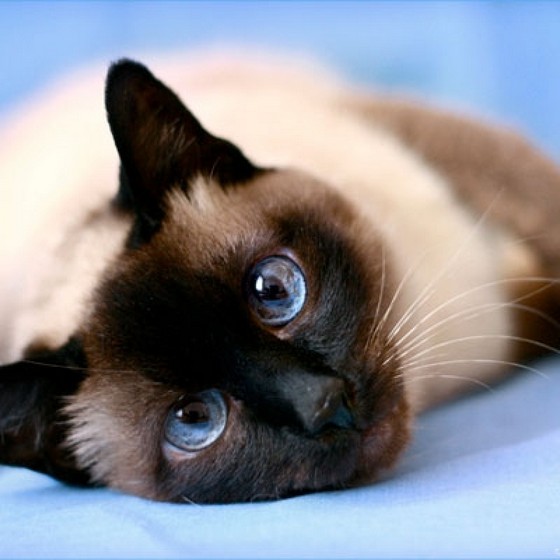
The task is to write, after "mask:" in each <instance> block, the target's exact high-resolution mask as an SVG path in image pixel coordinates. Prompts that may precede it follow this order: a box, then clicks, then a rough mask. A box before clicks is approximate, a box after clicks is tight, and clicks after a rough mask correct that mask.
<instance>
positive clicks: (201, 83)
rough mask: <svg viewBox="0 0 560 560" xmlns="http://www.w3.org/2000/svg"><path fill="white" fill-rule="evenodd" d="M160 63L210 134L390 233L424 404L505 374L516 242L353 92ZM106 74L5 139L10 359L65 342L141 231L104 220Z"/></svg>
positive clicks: (323, 83)
mask: <svg viewBox="0 0 560 560" xmlns="http://www.w3.org/2000/svg"><path fill="white" fill-rule="evenodd" d="M145 62H146V63H147V64H148V65H149V66H150V67H151V69H152V70H153V71H154V73H155V74H156V75H157V76H158V77H159V78H160V79H161V80H162V81H164V82H166V83H167V84H168V85H169V86H170V87H171V88H172V89H174V90H175V91H176V92H177V93H178V94H179V95H180V96H181V98H182V99H183V100H184V102H185V103H186V105H187V106H188V107H189V108H190V109H191V110H192V112H193V113H194V114H195V115H196V116H197V118H199V120H200V121H201V122H202V123H203V125H204V126H205V127H206V128H207V129H208V130H209V131H210V132H212V133H214V134H217V135H220V136H223V137H225V138H228V139H230V140H232V141H233V142H235V143H236V144H238V145H239V146H240V147H241V148H242V149H243V151H244V152H245V153H246V155H247V156H248V157H249V158H251V159H252V160H254V161H255V162H256V163H257V164H261V165H287V166H294V167H299V168H302V169H304V170H306V171H308V172H310V173H312V174H313V175H315V176H317V177H319V178H322V179H324V180H325V181H326V182H327V183H329V184H330V185H332V187H333V188H335V189H337V190H338V191H340V192H341V193H342V194H343V195H344V196H345V197H347V198H348V199H349V200H350V201H352V202H353V203H354V204H355V206H356V207H357V208H358V209H359V211H360V212H361V213H362V214H363V215H364V216H365V217H366V218H367V219H368V220H370V221H372V222H373V223H374V225H375V227H376V228H377V229H378V230H379V231H380V232H381V234H382V235H383V237H384V239H385V242H386V258H387V259H388V260H389V261H390V262H391V263H392V264H393V266H394V267H395V268H396V270H397V271H398V273H399V276H400V278H402V282H401V284H400V285H398V286H395V287H394V288H396V290H395V291H396V293H395V303H394V307H393V308H392V313H391V316H390V321H391V324H392V325H393V327H394V336H395V340H400V341H401V342H400V344H401V345H402V351H403V354H404V357H405V362H408V361H410V367H408V368H406V369H405V376H406V381H407V384H408V390H409V393H410V396H411V399H412V401H413V405H414V407H415V408H416V409H421V408H424V407H425V406H427V405H428V404H431V403H433V402H436V401H438V400H440V399H441V398H444V397H446V396H448V395H450V394H453V393H454V392H456V391H457V390H459V389H461V388H465V387H470V386H472V384H473V383H477V382H478V381H477V380H480V381H486V380H487V379H489V378H491V377H493V376H495V375H496V374H497V371H498V369H499V368H498V367H497V364H498V363H499V362H501V361H503V360H507V359H508V344H507V342H506V339H507V336H509V335H510V334H511V331H510V328H511V327H510V325H511V321H510V320H509V316H508V311H507V306H506V296H505V292H504V290H503V289H502V287H501V285H500V284H499V283H498V284H497V283H496V282H499V281H501V280H503V279H504V278H505V277H506V276H508V275H509V274H510V273H509V271H508V270H507V263H506V261H505V250H504V247H505V245H504V238H503V235H502V234H500V233H499V232H496V231H494V230H493V229H492V227H491V226H490V224H488V223H487V221H486V220H485V219H484V217H483V218H482V219H475V218H474V217H472V216H471V215H470V214H469V213H467V212H466V211H465V210H464V209H463V208H462V207H461V206H460V205H459V204H458V202H457V201H456V200H455V199H454V197H453V194H452V190H451V189H450V188H449V185H448V184H446V182H445V180H444V179H443V178H442V177H441V176H440V175H439V174H438V173H437V170H434V169H430V168H429V167H428V166H427V165H426V164H425V163H423V162H422V161H421V160H420V158H419V157H417V156H416V155H415V154H414V153H412V152H410V151H409V150H407V149H406V148H405V147H404V146H403V145H401V144H400V143H399V142H398V141H397V140H396V139H395V138H393V137H391V136H389V135H388V134H387V133H386V132H384V131H382V130H381V129H379V130H377V129H375V128H372V127H371V124H366V123H364V122H361V121H360V120H358V118H357V117H356V116H354V115H353V114H350V113H348V112H347V111H342V110H341V109H340V108H339V101H340V99H341V98H342V97H343V96H345V95H346V94H347V93H346V90H345V89H344V87H343V86H339V85H338V83H337V81H336V80H335V79H333V78H330V77H328V76H323V75H321V76H320V77H318V76H317V75H315V74H312V73H310V72H309V70H308V69H307V68H305V69H304V70H292V69H291V66H289V65H285V64H282V63H277V62H273V63H270V62H267V61H253V62H249V61H246V60H242V59H240V58H235V57H234V58H233V59H231V60H227V61H225V60H222V58H221V57H219V56H217V57H212V58H211V59H207V60H201V59H193V60H191V61H190V62H189V61H188V60H171V61H170V60H164V61H162V60H159V61H157V60H155V61H151V60H149V59H147V60H145ZM104 71H105V69H98V70H96V71H92V72H91V73H88V74H85V75H82V76H79V77H77V78H76V79H75V80H74V81H71V82H69V83H66V84H65V85H63V86H61V87H60V88H59V89H54V90H53V91H51V93H50V94H49V95H47V98H46V100H40V101H37V102H34V103H31V104H30V105H28V106H25V107H22V108H21V109H20V111H19V115H18V118H14V119H12V121H13V122H11V123H10V124H9V125H8V126H6V127H5V129H4V131H3V132H2V134H1V135H0V146H2V148H1V150H0V196H1V199H0V224H1V228H2V234H1V236H0V255H1V259H0V294H1V302H0V335H1V342H0V361H2V362H8V361H12V360H15V359H17V358H18V357H20V356H21V353H22V351H23V349H24V348H25V346H27V345H28V344H29V343H31V342H34V341H35V340H37V339H39V340H45V341H48V342H49V343H50V344H53V345H57V344H61V343H62V342H64V340H65V339H66V338H67V337H68V336H69V335H70V334H71V333H72V332H73V331H74V329H75V328H76V327H77V326H78V324H79V322H80V319H81V318H82V317H83V316H84V314H85V313H86V312H87V306H88V298H89V295H90V293H91V290H92V288H93V287H94V286H95V284H96V283H97V281H98V278H99V276H100V273H101V272H102V270H103V268H104V267H105V266H106V264H107V262H108V261H109V260H110V259H113V258H115V256H116V255H117V254H118V250H119V247H120V246H121V245H122V241H123V238H124V235H125V234H126V230H127V228H128V224H127V223H126V221H124V219H123V218H119V217H117V216H116V215H113V214H111V213H110V212H108V211H107V210H103V208H104V207H105V205H106V204H107V201H108V199H109V198H110V197H111V196H112V195H113V194H114V192H115V189H116V186H117V155H116V150H115V149H114V147H113V144H112V140H111V136H110V133H109V128H108V125H107V124H106V122H105V116H104V110H103V80H104ZM200 203H203V201H200ZM325 219H328V216H325ZM387 289H389V288H388V287H387ZM446 317H454V319H453V320H447V321H446V319H445V318H446ZM401 319H402V320H401ZM439 323H441V324H439ZM438 324H439V326H438ZM413 342H414V345H413V346H411V347H410V348H409V347H408V346H406V345H407V344H412V343H413ZM438 363H440V365H437V364H438ZM473 380H474V381H473Z"/></svg>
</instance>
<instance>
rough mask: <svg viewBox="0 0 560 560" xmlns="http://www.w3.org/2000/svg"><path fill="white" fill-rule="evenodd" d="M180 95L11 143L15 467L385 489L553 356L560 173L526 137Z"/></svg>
mask: <svg viewBox="0 0 560 560" xmlns="http://www.w3.org/2000/svg"><path fill="white" fill-rule="evenodd" d="M161 72H162V74H165V75H166V76H168V79H166V82H167V83H171V84H173V85H172V87H169V86H168V85H166V84H164V83H163V82H162V81H160V80H159V79H158V78H156V77H155V76H154V75H153V74H152V73H151V71H150V70H148V69H147V67H146V66H144V65H142V64H140V63H138V62H135V61H132V60H127V59H123V60H120V61H118V62H115V63H114V64H112V65H111V66H110V69H109V72H108V75H107V79H106V86H105V108H106V116H107V120H108V124H109V126H108V127H107V126H106V122H105V118H104V115H103V113H102V103H98V102H97V100H98V98H99V99H100V98H101V97H102V96H101V91H100V89H98V88H97V84H98V81H97V80H96V79H91V80H90V79H80V80H77V83H75V84H74V85H72V86H67V87H65V88H61V89H56V90H54V91H53V92H51V94H50V96H47V99H46V100H43V101H41V102H39V103H38V104H37V105H36V106H33V107H25V108H24V110H22V111H21V112H20V114H19V115H18V118H14V120H13V122H12V123H11V125H10V126H7V127H5V130H4V132H3V135H2V137H1V142H0V145H1V146H2V149H1V151H0V184H1V197H2V200H1V207H2V209H1V210H0V212H1V216H0V218H1V220H0V222H1V223H2V224H3V225H2V239H1V241H0V243H1V244H2V245H0V248H1V250H2V259H1V264H0V266H1V267H2V268H0V306H1V307H0V333H1V340H0V361H1V363H3V364H4V365H2V367H1V370H0V437H1V439H0V462H1V463H4V464H8V465H18V466H23V467H27V468H31V469H35V470H38V471H41V472H45V473H48V474H49V475H51V476H53V477H56V478H58V479H60V480H63V481H66V482H68V483H73V484H78V485H92V484H93V485H108V486H110V487H112V488H115V489H118V490H121V491H123V492H126V493H131V494H135V495H139V496H143V497H146V498H149V499H154V500H163V501H171V502H185V503H192V502H195V503H203V502H219V503H226V502H236V501H251V500H264V499H276V498H282V497H287V496H293V495H297V494H301V493H305V492H312V491H318V490H328V489H336V488H344V487H348V486H354V485H358V484H365V483H370V482H373V481H375V480H376V479H378V478H379V477H381V476H385V475H386V473H388V472H390V471H391V468H392V467H393V466H394V465H395V463H396V462H397V460H398V458H399V457H400V456H401V455H402V452H403V450H404V449H405V448H406V446H407V444H408V442H409V441H410V439H411V433H412V429H413V422H414V418H415V417H416V416H417V415H418V414H419V413H420V412H422V411H424V410H426V409H427V408H429V407H432V406H435V405H436V404H438V403H441V402H444V401H447V400H449V399H451V398H454V397H456V396H457V395H460V394H463V393H465V392H467V391H469V390H471V389H473V388H476V387H486V386H487V385H488V384H489V383H493V382H496V381H498V380H499V379H501V378H503V377H504V376H506V375H507V374H508V373H509V372H511V370H512V369H513V365H514V364H517V363H519V362H521V361H524V360H527V359H529V358H530V357H532V356H533V355H534V354H535V353H536V352H544V351H546V350H552V349H553V348H554V347H555V345H556V344H557V335H558V329H557V325H556V323H555V322H554V317H555V316H556V317H558V316H560V314H559V313H558V301H559V299H558V296H559V294H560V292H559V291H558V288H557V286H556V281H557V279H558V278H559V277H560V274H559V273H560V220H558V219H557V216H558V215H559V211H560V171H559V170H558V168H557V167H556V165H555V164H554V163H553V162H551V161H550V160H548V159H547V158H546V157H545V156H544V155H542V154H540V153H539V152H538V150H537V149H536V148H533V147H532V146H531V145H530V144H529V143H528V142H526V141H525V140H523V139H522V138H521V137H520V136H518V135H517V134H515V133H513V132H510V131H508V130H506V129H505V128H501V127H495V126H489V125H487V124H481V123H479V122H477V121H475V120H474V119H472V118H465V117H462V116H458V115H455V114H453V113H450V112H446V111H442V110H437V109H434V108H432V107H429V106H427V105H425V104H422V103H416V102H412V101H408V100H402V99H396V98H393V97H383V96H379V95H374V94H372V93H370V92H365V91H362V90H360V89H357V88H353V87H351V86H348V85H346V84H343V83H340V82H339V81H338V80H336V79H333V78H331V77H328V76H322V75H321V76H320V77H318V75H317V74H315V73H313V72H311V71H309V70H308V69H302V70H299V69H292V68H291V67H290V65H282V64H277V63H276V62H264V63H263V62H250V61H248V62H244V61H239V60H230V61H223V60H221V59H219V58H218V59H217V60H206V61H204V60H203V61H202V62H200V61H191V63H186V62H184V61H183V62H179V63H172V64H171V63H170V64H167V65H166V63H161ZM175 91H178V92H180V94H181V98H182V99H185V100H186V101H187V103H188V106H189V109H188V108H187V107H186V106H185V105H184V104H183V101H182V100H181V99H180V98H179V97H178V95H177V94H176V93H175ZM191 110H192V111H193V112H191ZM195 115H196V116H195ZM199 119H200V120H199ZM109 131H110V132H109ZM117 154H118V157H117ZM119 164H120V165H119ZM119 169H120V171H119Z"/></svg>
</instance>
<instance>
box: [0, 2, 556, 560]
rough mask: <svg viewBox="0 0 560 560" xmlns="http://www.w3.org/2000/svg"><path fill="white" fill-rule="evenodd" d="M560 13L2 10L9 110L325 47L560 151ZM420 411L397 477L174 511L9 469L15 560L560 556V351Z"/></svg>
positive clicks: (189, 6) (524, 9) (201, 7)
mask: <svg viewBox="0 0 560 560" xmlns="http://www.w3.org/2000/svg"><path fill="white" fill-rule="evenodd" d="M559 37H560V4H558V3H540V2H514V3H506V2H500V3H492V2H485V3H462V2H454V3H445V2H436V3H427V2H422V3H403V2H394V3H393V2H390V3H363V2H358V3H350V2H346V3H337V2H328V3H319V2H311V3H307V2H286V3H281V2H280V3H269V2H262V3H253V2H249V3H239V2H210V3H200V2H199V3H175V2H170V3H168V2H158V3H152V2H142V3H128V2H90V3H79V2H62V3H56V4H55V3H50V2H40V3H33V2H11V3H10V2H0V118H1V114H2V113H1V112H2V111H4V112H6V111H9V109H10V108H11V107H12V106H13V105H14V104H15V103H16V102H17V100H18V99H19V98H21V97H22V96H26V95H28V94H29V93H31V92H32V91H34V90H36V89H38V88H39V87H40V86H41V85H43V84H44V83H46V82H48V81H50V80H51V79H53V78H54V77H56V76H58V75H59V74H61V73H63V72H65V71H66V70H68V69H69V68H72V67H77V66H80V65H82V64H83V63H84V62H86V61H90V60H92V59H96V60H99V59H101V60H104V61H108V60H111V59H115V58H118V57H121V56H123V55H128V56H137V57H139V58H141V54H142V52H143V51H149V50H152V49H160V50H161V49H169V48H178V47H198V46H201V45H205V44H216V43H222V44H228V43H232V42H233V43H236V44H238V43H242V44H247V43H250V44H257V45H264V46H265V47H272V48H281V49H289V50H292V51H305V52H310V53H313V54H315V55H317V56H318V57H320V58H322V59H324V60H326V61H327V62H330V63H331V64H333V65H334V66H336V67H338V68H339V69H340V70H341V71H342V72H343V73H345V74H347V75H348V76H349V77H350V78H352V79H356V80H359V81H362V82H366V83H375V84H378V85H381V86H383V87H385V88H388V89H394V88H396V89H407V90H409V91H413V92H416V93H420V94H422V95H425V96H428V97H430V98H431V99H433V100H436V101H442V102H445V103H447V104H450V105H454V106H460V107H466V108H469V109H471V110H473V111H474V112H479V113H482V114H487V115H489V116H492V117H494V118H495V119H498V120H506V121H509V122H512V123H514V124H516V125H518V126H520V127H521V128H522V129H525V130H527V131H528V132H529V134H530V135H531V136H532V137H533V138H534V139H535V140H536V141H537V142H538V143H540V144H541V145H542V146H544V147H545V148H546V149H547V150H548V151H549V152H551V153H553V154H560V111H559V110H558V103H559V101H560V80H559V79H558V76H559V74H560V73H559V71H558V70H559V65H560V62H559V61H560V40H559V39H558V38H559ZM538 369H539V370H540V372H541V373H540V374H539V373H536V372H525V373H523V374H522V375H520V376H518V377H516V378H515V379H513V380H512V381H510V382H508V383H506V384H505V385H502V386H500V387H499V388H497V389H496V390H495V391H493V392H484V393H481V394H479V395H476V396H474V397H471V398H468V399H465V400H462V401H460V402H458V403H454V404H453V405H450V406H446V407H444V408H441V409H438V410H435V411H433V412H431V413H428V414H426V415H424V416H423V417H421V418H420V419H419V421H418V424H417V427H416V434H415V440H414V443H413V445H412V446H411V447H410V448H409V450H408V453H407V454H406V456H405V457H404V460H403V461H402V462H401V463H400V465H399V467H398V468H397V470H396V472H395V473H393V476H392V477H391V478H388V479H387V480H385V481H383V482H380V483H378V484H376V485H372V486H370V487H365V488H360V489H354V490H348V491H344V492H334V493H322V494H315V495H310V496H302V497H298V498H294V499H290V500H285V501H281V502H277V503H259V504H245V505H231V506H205V507H201V506H196V505H191V506H187V505H186V506H176V505H170V504H160V503H153V502H149V501H146V500H141V499H137V498H134V497H130V496H124V495H121V494H119V493H116V492H112V491H109V490H106V489H95V490H77V489H73V488H70V487H67V486H63V485H61V484H59V483H57V482H55V481H53V480H51V479H49V478H48V477H45V476H42V475H39V474H36V473H32V472H29V471H25V470H23V469H14V468H7V467H2V468H0V557H1V558H22V557H44V558H69V557H72V558H81V557H96V558H103V557H108V558H121V557H137V558H141V557H145V558H159V557H187V558H192V557H245V558H250V557H274V558H280V557H311V558H313V557H354V558H361V557H365V558H375V557H400V558H407V557H410V558H418V557H441V558H444V557H445V558H465V557H479V558H489V557H508V558H515V557H519V558H535V557H544V558H554V557H560V358H553V359H552V358H551V359H549V360H546V361H543V362H541V363H540V364H538Z"/></svg>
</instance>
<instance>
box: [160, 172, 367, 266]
mask: <svg viewBox="0 0 560 560" xmlns="http://www.w3.org/2000/svg"><path fill="white" fill-rule="evenodd" d="M358 222H359V220H358V219H357V216H356V215H355V214H354V212H353V209H352V208H351V207H350V206H349V205H348V203H347V202H346V201H345V200H343V199H341V198H340V196H339V195H338V194H337V193H335V192H334V191H333V190H332V189H330V188H329V186H328V185H326V184H324V183H323V182H321V181H320V180H317V179H315V178H313V177H311V176H309V175H307V174H306V173H303V172H299V171H292V170H282V171H276V170H273V171H266V172H263V173H261V174H259V175H258V176H257V177H256V178H254V179H253V180H251V181H250V182H248V183H246V184H243V185H238V186H235V187H228V188H224V187H223V186H222V185H219V184H218V183H217V182H215V181H214V180H213V179H212V178H208V177H204V176H198V177H196V178H195V179H194V180H193V181H192V183H191V184H190V185H189V189H188V193H187V194H185V193H184V192H183V191H182V190H179V189H175V190H172V191H171V192H170V193H169V195H168V200H167V216H166V219H165V223H164V227H163V228H162V232H161V236H160V239H158V244H160V245H161V246H162V247H164V248H165V250H166V251H168V252H170V253H176V257H177V258H178V259H179V260H181V261H183V262H190V263H193V265H194V266H195V267H202V268H205V267H209V266H210V267H211V266H212V265H214V264H215V263H216V262H219V261H222V260H223V259H224V258H228V257H229V258H231V257H234V256H238V257H239V256H240V253H241V254H244V255H245V256H247V258H249V259H250V258H251V257H252V258H258V257H259V256H260V257H262V256H265V255H264V254H259V253H261V252H263V251H264V252H267V251H273V250H274V249H281V248H282V247H283V246H287V247H286V248H288V249H290V248H291V249H294V250H296V251H297V250H301V251H303V252H305V251H307V252H308V253H313V249H312V247H313V246H314V245H315V244H316V243H319V244H321V241H323V242H324V241H325V239H324V238H325V237H329V238H331V240H332V238H336V240H337V241H339V242H340V241H341V240H340V232H341V231H343V230H344V231H346V232H348V231H349V230H351V229H352V226H356V224H357V223H358ZM349 226H350V228H349ZM345 237H347V240H346V241H347V242H351V239H350V238H351V237H352V235H348V236H345Z"/></svg>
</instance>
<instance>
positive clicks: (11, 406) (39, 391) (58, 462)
mask: <svg viewBox="0 0 560 560" xmlns="http://www.w3.org/2000/svg"><path fill="white" fill-rule="evenodd" d="M85 368H86V358H85V355H84V353H83V350H82V347H81V343H80V342H79V341H78V340H77V339H75V338H72V339H70V340H69V341H68V343H67V344H65V345H64V346H62V347H61V348H58V349H57V350H34V351H31V352H29V353H27V354H26V358H25V359H23V360H21V361H19V362H16V363H13V364H9V365H5V366H1V367H0V462H1V463H4V464H8V465H14V466H21V467H27V468H29V469H33V470H36V471H40V472H45V473H47V474H49V475H51V476H54V477H56V478H59V479H61V480H64V481H66V482H71V483H75V484H85V483H87V482H88V476H87V474H86V473H84V472H82V471H81V470H80V469H79V468H78V467H77V465H76V463H75V460H74V458H73V456H72V454H71V452H70V451H69V449H67V448H66V446H65V437H66V430H67V427H66V423H65V422H66V420H67V419H66V418H65V417H64V414H63V412H62V411H63V407H64V405H65V399H66V398H67V397H69V396H70V395H73V394H74V393H75V392H76V391H77V390H78V387H79V385H80V383H81V381H82V380H83V378H84V376H85Z"/></svg>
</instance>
